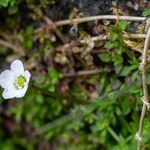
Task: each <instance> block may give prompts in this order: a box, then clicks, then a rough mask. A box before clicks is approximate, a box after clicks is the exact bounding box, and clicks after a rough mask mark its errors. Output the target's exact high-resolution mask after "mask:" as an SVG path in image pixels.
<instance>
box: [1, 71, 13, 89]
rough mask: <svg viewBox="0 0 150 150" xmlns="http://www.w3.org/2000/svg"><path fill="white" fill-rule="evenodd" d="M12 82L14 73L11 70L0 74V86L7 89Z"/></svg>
mask: <svg viewBox="0 0 150 150" xmlns="http://www.w3.org/2000/svg"><path fill="white" fill-rule="evenodd" d="M13 82H14V73H13V72H12V71H11V70H5V71H3V72H2V73H1V74H0V86H1V87H2V88H9V86H10V85H12V84H13Z"/></svg>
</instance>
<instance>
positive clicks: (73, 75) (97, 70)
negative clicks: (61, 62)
mask: <svg viewBox="0 0 150 150" xmlns="http://www.w3.org/2000/svg"><path fill="white" fill-rule="evenodd" d="M104 71H106V72H110V71H111V70H110V69H109V68H105V69H94V70H85V71H79V72H77V73H74V74H65V75H64V76H65V77H75V76H86V75H92V74H99V73H101V72H104Z"/></svg>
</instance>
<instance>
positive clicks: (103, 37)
mask: <svg viewBox="0 0 150 150" xmlns="http://www.w3.org/2000/svg"><path fill="white" fill-rule="evenodd" d="M123 37H125V38H131V39H144V38H145V37H146V35H145V34H134V33H125V34H123ZM107 38H108V35H99V36H95V37H91V40H92V41H99V40H106V39H107ZM80 43H85V41H84V40H81V41H80Z"/></svg>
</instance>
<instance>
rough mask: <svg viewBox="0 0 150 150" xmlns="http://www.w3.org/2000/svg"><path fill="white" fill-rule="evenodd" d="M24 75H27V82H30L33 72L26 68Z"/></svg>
mask: <svg viewBox="0 0 150 150" xmlns="http://www.w3.org/2000/svg"><path fill="white" fill-rule="evenodd" d="M24 76H25V78H26V81H27V84H28V83H29V81H30V77H31V73H30V72H29V71H28V70H26V71H25V73H24Z"/></svg>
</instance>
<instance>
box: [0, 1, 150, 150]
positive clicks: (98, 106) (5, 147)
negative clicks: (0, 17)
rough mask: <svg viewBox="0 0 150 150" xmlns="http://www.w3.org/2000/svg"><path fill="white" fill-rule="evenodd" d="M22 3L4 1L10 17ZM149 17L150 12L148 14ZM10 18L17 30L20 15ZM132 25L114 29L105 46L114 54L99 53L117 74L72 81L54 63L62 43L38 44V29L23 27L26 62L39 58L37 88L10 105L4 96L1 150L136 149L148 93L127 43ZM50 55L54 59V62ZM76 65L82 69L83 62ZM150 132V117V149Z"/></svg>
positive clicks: (2, 53)
mask: <svg viewBox="0 0 150 150" xmlns="http://www.w3.org/2000/svg"><path fill="white" fill-rule="evenodd" d="M20 2H21V0H20V1H18V0H0V6H1V7H2V6H3V7H7V8H8V12H9V14H15V13H17V9H18V8H17V7H18V4H19V3H20ZM26 2H27V3H33V2H34V0H28V1H26ZM47 3H48V1H47V0H46V1H44V4H47ZM44 8H45V5H44ZM147 14H148V13H147V11H146V13H144V15H147ZM7 17H8V18H7ZM7 17H6V24H7V25H8V22H9V23H10V24H9V28H11V29H13V28H14V27H15V26H16V20H14V18H13V17H16V16H11V17H10V16H9V15H8V16H7ZM21 25H22V24H21ZM127 27H128V23H127V22H126V21H120V22H119V23H117V24H114V25H111V26H110V27H109V28H108V32H109V38H108V40H107V42H106V44H105V48H107V49H108V53H105V54H98V59H99V61H100V65H101V66H102V67H103V66H104V67H105V66H107V67H109V68H111V69H112V71H111V72H109V73H107V72H106V71H103V72H101V73H99V74H98V75H97V74H95V75H91V76H90V77H86V76H83V77H73V78H72V79H71V81H70V79H68V78H66V77H65V76H64V75H63V73H62V72H60V71H59V70H60V68H65V67H66V66H65V65H64V66H63V65H62V64H61V65H60V66H59V67H58V68H57V66H58V64H54V60H53V59H54V58H53V57H54V54H53V53H55V52H56V51H55V50H54V46H56V43H54V44H53V43H52V41H50V38H49V37H46V36H44V35H43V34H44V33H43V34H41V35H40V38H41V39H40V40H39V41H38V42H37V41H36V42H35V41H34V40H35V39H33V36H34V30H35V29H34V27H33V26H32V25H30V24H29V22H27V23H26V24H25V25H24V24H23V25H22V26H21V29H20V30H19V31H18V33H17V39H18V40H19V42H21V43H22V45H24V47H25V48H26V49H27V51H26V53H27V56H26V57H25V59H28V57H32V58H33V59H35V60H36V62H37V64H36V67H37V68H36V69H34V70H32V72H33V75H32V82H31V86H30V87H29V89H28V92H27V94H26V96H25V97H24V98H22V100H16V99H15V100H10V101H4V100H3V99H2V97H0V103H1V106H0V127H1V130H0V150H35V149H38V150H40V149H46V148H47V149H46V150H50V149H54V150H76V149H78V150H135V149H136V141H135V134H136V132H137V129H138V123H139V116H140V110H141V106H142V102H141V97H142V95H143V93H142V83H141V74H140V72H139V69H138V66H139V62H140V60H139V56H138V55H136V54H135V53H133V52H131V50H130V49H129V48H127V46H126V45H125V43H124V41H123V36H122V34H123V33H124V32H125V31H126V29H127ZM81 33H82V34H83V33H84V34H85V33H86V32H83V31H82V32H81ZM84 34H83V35H82V36H84ZM82 36H81V37H82ZM58 43H59V42H58ZM50 52H51V53H52V55H51V57H50V59H48V56H49V53H50ZM9 55H10V53H9V49H3V48H0V58H6V57H7V56H9ZM30 55H31V56H30ZM69 56H70V55H69ZM66 57H67V56H66ZM70 57H71V58H74V57H72V56H70ZM67 58H68V57H67ZM76 58H78V57H76ZM49 62H50V64H48V63H49ZM76 63H77V66H78V63H79V62H76ZM68 66H69V69H70V70H71V69H72V68H71V67H74V64H72V63H71V61H70V62H69V65H68ZM101 66H97V67H101ZM75 67H76V66H75ZM75 67H74V68H75ZM39 68H40V69H39ZM79 68H83V66H82V67H81V66H80V67H79ZM38 69H39V70H38ZM65 69H66V68H65ZM74 70H75V69H74ZM148 76H149V75H148ZM62 81H65V82H68V84H67V85H66V84H65V83H64V86H65V87H66V89H67V88H68V89H67V90H68V91H67V92H68V93H65V94H60V93H61V92H60V91H59V90H60V89H61V88H60V87H61V86H60V83H62ZM147 82H150V80H148V81H147ZM92 83H93V84H92ZM84 84H86V86H87V89H88V88H89V87H90V86H91V87H93V85H94V88H93V89H94V92H95V93H96V94H97V96H95V97H94V98H93V97H90V96H91V95H92V94H93V93H94V92H93V91H92V90H93V89H92V90H91V91H90V90H89V91H90V92H89V91H88V90H85V88H83V86H82V85H84ZM91 84H92V85H91ZM67 86H68V87H67ZM0 92H1V93H2V90H1V91H0ZM92 92H93V93H92ZM147 116H148V117H149V112H148V113H147ZM149 130H150V121H149V119H148V118H147V119H146V120H145V128H144V141H143V142H144V144H145V146H146V147H147V149H150V143H149V139H150V134H149Z"/></svg>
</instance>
